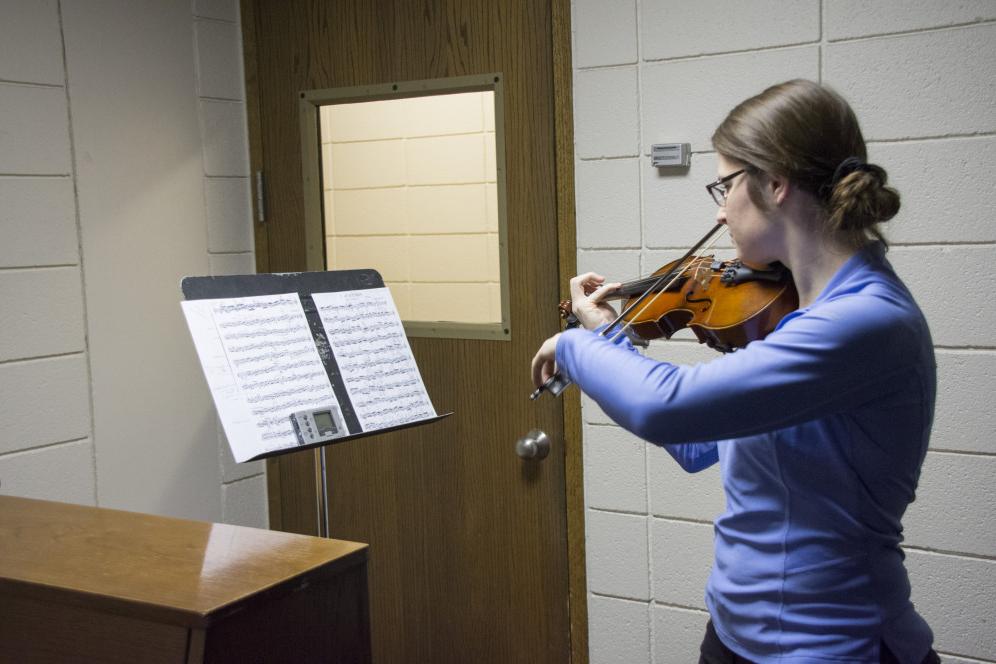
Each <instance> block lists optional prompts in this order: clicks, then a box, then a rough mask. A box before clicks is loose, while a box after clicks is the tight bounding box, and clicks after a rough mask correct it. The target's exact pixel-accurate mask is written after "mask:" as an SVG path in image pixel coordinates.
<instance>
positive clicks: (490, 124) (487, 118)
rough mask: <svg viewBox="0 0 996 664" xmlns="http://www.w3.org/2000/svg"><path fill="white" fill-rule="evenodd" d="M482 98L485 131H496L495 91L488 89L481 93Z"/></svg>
mask: <svg viewBox="0 0 996 664" xmlns="http://www.w3.org/2000/svg"><path fill="white" fill-rule="evenodd" d="M480 99H481V113H482V115H483V116H484V131H495V93H494V92H489V91H486V92H484V93H483V94H481V95H480Z"/></svg>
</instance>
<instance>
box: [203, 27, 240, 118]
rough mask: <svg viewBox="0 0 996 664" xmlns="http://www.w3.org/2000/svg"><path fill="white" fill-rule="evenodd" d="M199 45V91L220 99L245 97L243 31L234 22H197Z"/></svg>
mask: <svg viewBox="0 0 996 664" xmlns="http://www.w3.org/2000/svg"><path fill="white" fill-rule="evenodd" d="M194 38H195V40H196V44H197V94H198V95H200V96H201V97H214V98H218V99H236V100H242V99H245V84H244V82H243V81H244V76H243V74H242V34H241V31H240V30H239V26H238V25H236V24H234V23H222V22H220V21H213V20H207V21H204V20H198V21H194Z"/></svg>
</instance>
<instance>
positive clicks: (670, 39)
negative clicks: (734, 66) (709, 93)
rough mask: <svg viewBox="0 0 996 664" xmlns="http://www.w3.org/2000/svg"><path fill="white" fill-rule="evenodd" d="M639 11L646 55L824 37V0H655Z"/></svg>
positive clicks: (717, 50)
mask: <svg viewBox="0 0 996 664" xmlns="http://www.w3.org/2000/svg"><path fill="white" fill-rule="evenodd" d="M640 11H641V14H640V33H641V34H640V46H641V50H642V51H643V53H642V57H643V59H644V60H662V59H665V58H679V57H687V56H692V55H705V54H709V53H730V52H732V51H748V50H752V49H759V48H770V47H772V46H788V45H792V44H804V43H810V42H816V41H819V39H820V3H819V0H800V1H797V2H789V3H786V2H782V1H781V0H755V1H754V2H752V3H751V5H750V11H743V5H741V4H740V3H738V2H734V1H733V0H706V1H705V2H694V3H692V2H669V1H668V0H650V1H649V2H643V3H642V4H641V6H640ZM719 80H721V81H722V82H723V84H725V83H726V82H727V81H726V79H719ZM717 82H718V81H717Z"/></svg>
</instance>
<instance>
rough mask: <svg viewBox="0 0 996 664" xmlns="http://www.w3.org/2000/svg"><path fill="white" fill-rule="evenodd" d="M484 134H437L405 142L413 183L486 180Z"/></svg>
mask: <svg viewBox="0 0 996 664" xmlns="http://www.w3.org/2000/svg"><path fill="white" fill-rule="evenodd" d="M484 142H485V141H484V136H483V135H482V134H466V135H460V136H433V137H429V138H413V139H409V140H406V141H405V144H404V145H405V161H406V163H407V169H408V171H407V172H408V176H407V182H408V184H409V185H420V184H458V183H462V182H484V181H485V179H486V175H485V170H486V169H485V168H484V159H485V153H484Z"/></svg>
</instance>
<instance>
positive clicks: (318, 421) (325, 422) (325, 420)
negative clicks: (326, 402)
mask: <svg viewBox="0 0 996 664" xmlns="http://www.w3.org/2000/svg"><path fill="white" fill-rule="evenodd" d="M313 417H314V418H315V427H316V428H317V429H318V435H320V436H329V435H331V434H334V433H336V431H337V429H336V427H335V420H333V419H332V412H331V411H328V410H321V411H318V412H317V413H315V414H314V415H313Z"/></svg>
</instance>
